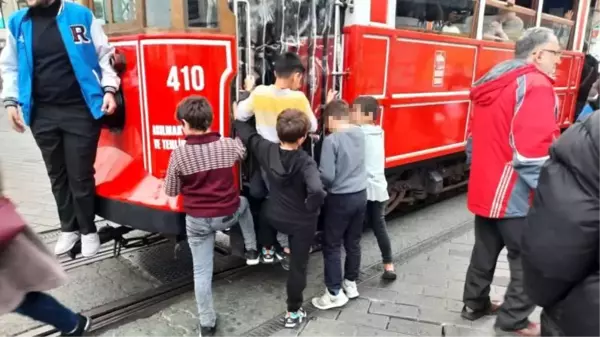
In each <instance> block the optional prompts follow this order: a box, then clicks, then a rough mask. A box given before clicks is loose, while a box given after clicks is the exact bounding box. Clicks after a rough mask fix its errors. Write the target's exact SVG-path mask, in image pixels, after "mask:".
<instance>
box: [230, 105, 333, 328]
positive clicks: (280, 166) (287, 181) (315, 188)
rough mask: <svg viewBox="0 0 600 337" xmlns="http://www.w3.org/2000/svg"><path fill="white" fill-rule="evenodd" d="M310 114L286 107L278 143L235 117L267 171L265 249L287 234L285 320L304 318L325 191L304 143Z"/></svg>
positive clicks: (262, 232)
mask: <svg viewBox="0 0 600 337" xmlns="http://www.w3.org/2000/svg"><path fill="white" fill-rule="evenodd" d="M309 128H310V120H309V119H308V116H307V115H306V113H305V112H304V111H301V110H296V109H288V110H284V111H283V112H282V113H281V114H279V116H278V117H277V122H276V130H277V137H278V138H279V139H280V143H279V144H277V143H274V142H270V141H268V140H266V139H265V138H263V136H261V135H260V134H258V132H257V131H256V129H255V128H254V127H253V126H252V125H250V124H249V123H246V122H241V121H236V122H235V129H236V131H237V133H238V136H239V137H240V138H241V139H242V141H243V142H244V144H245V145H246V147H247V148H248V149H249V151H252V153H254V154H255V156H256V158H257V159H258V162H259V164H260V167H261V168H262V169H263V170H264V171H265V172H266V178H267V182H268V184H269V188H270V192H269V193H270V194H271V197H270V198H268V199H267V200H266V201H265V203H264V204H263V209H262V212H261V222H262V224H261V227H260V237H261V243H262V244H263V245H264V246H265V248H264V249H266V250H271V249H273V244H274V237H275V232H276V231H278V232H281V233H283V234H286V235H289V240H290V248H291V255H290V268H289V273H288V278H287V286H286V288H287V313H286V315H285V320H284V325H285V327H286V328H293V327H295V326H296V325H298V324H299V323H302V321H303V320H304V318H305V317H306V312H305V311H304V310H303V309H302V302H303V296H302V293H303V291H304V288H306V269H307V266H308V256H309V253H310V247H311V244H312V243H313V239H314V237H315V233H316V230H317V221H318V218H319V213H320V210H321V206H322V204H323V200H324V198H325V191H324V189H323V184H322V183H321V179H320V177H319V170H318V168H317V163H316V162H315V160H314V159H313V158H312V157H311V156H310V155H309V154H308V153H307V152H306V151H304V150H303V149H302V148H301V146H302V143H303V142H304V140H306V137H307V135H308V130H309Z"/></svg>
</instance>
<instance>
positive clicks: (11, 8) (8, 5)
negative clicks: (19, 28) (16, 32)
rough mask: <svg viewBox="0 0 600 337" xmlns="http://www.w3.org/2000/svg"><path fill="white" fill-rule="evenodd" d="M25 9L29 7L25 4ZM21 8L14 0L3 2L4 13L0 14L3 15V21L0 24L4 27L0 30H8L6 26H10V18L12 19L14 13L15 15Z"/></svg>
mask: <svg viewBox="0 0 600 337" xmlns="http://www.w3.org/2000/svg"><path fill="white" fill-rule="evenodd" d="M23 7H27V3H25V4H24V5H23ZM19 8H22V7H19V5H18V4H17V2H16V1H14V0H4V1H2V8H1V9H2V12H1V13H0V14H2V20H1V22H0V24H1V25H2V26H1V27H0V28H6V26H7V25H8V18H9V17H10V15H11V14H12V13H14V12H15V11H17V10H18V9H19Z"/></svg>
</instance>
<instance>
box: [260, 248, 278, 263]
mask: <svg viewBox="0 0 600 337" xmlns="http://www.w3.org/2000/svg"><path fill="white" fill-rule="evenodd" d="M274 255H275V251H274V250H273V248H270V249H267V248H265V247H263V248H262V251H261V260H262V263H273V261H274V260H275V258H274Z"/></svg>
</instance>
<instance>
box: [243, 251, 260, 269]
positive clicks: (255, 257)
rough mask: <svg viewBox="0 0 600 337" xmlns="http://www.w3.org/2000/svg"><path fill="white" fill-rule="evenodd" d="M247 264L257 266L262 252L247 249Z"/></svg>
mask: <svg viewBox="0 0 600 337" xmlns="http://www.w3.org/2000/svg"><path fill="white" fill-rule="evenodd" d="M245 257H246V264H247V265H249V266H256V265H257V264H258V263H259V262H260V254H258V251H256V250H255V249H251V250H248V251H246V254H245Z"/></svg>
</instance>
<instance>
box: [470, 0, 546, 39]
mask: <svg viewBox="0 0 600 337" xmlns="http://www.w3.org/2000/svg"><path fill="white" fill-rule="evenodd" d="M479 2H480V6H482V5H483V10H484V11H485V9H486V7H488V6H489V7H492V8H497V9H499V10H503V11H508V12H513V13H515V14H518V15H519V16H518V17H519V19H520V20H521V21H523V28H522V32H524V31H525V30H526V29H528V28H532V27H537V26H538V19H537V5H538V4H539V2H540V1H538V0H533V1H532V3H531V7H536V9H534V8H529V7H525V6H520V5H517V4H516V3H515V1H514V0H513V1H503V0H482V1H479ZM483 17H484V19H485V15H484V16H483ZM523 17H527V18H528V20H532V21H533V22H534V23H533V25H530V26H529V27H527V26H526V21H525V20H523ZM477 21H478V22H477V30H479V29H481V32H480V34H478V36H480V37H481V38H480V39H481V40H483V41H491V42H496V43H503V44H508V45H514V43H515V41H514V40H512V39H510V37H509V40H504V39H502V38H499V37H498V38H494V39H491V38H486V37H485V36H484V35H485V33H486V32H485V31H484V30H483V29H484V24H485V23H482V24H479V15H478V17H477ZM522 32H521V34H522ZM478 33H479V32H478ZM505 34H506V33H505Z"/></svg>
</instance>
